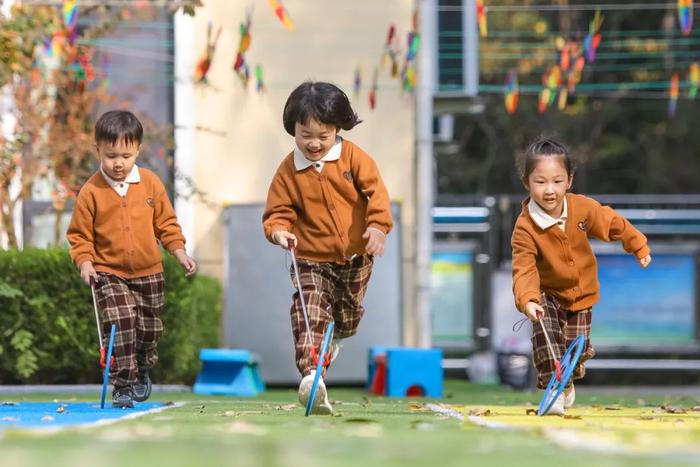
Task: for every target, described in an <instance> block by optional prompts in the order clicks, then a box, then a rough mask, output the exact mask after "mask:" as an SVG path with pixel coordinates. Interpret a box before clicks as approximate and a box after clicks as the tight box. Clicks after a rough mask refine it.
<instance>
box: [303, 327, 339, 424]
mask: <svg viewBox="0 0 700 467" xmlns="http://www.w3.org/2000/svg"><path fill="white" fill-rule="evenodd" d="M333 326H334V325H333V321H331V322H330V323H328V327H327V328H326V333H325V334H324V335H323V344H321V352H319V359H318V365H317V366H316V375H315V376H314V383H313V384H312V385H311V393H309V401H308V402H307V403H306V413H305V414H304V416H305V417H308V416H309V414H310V413H311V408H312V407H313V406H314V399H315V398H316V391H317V390H318V381H319V380H320V379H321V374H322V373H323V363H324V360H325V357H324V355H326V351H327V350H328V344H329V343H330V341H331V336H332V335H333Z"/></svg>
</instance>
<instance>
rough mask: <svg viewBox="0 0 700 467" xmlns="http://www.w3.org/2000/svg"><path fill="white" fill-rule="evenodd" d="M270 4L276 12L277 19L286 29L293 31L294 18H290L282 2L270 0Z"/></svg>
mask: <svg viewBox="0 0 700 467" xmlns="http://www.w3.org/2000/svg"><path fill="white" fill-rule="evenodd" d="M268 3H269V4H270V6H271V7H272V9H273V10H274V11H275V15H276V16H277V19H279V20H280V22H281V23H282V24H283V25H284V27H285V28H287V29H288V30H290V31H293V30H294V23H293V22H292V18H291V17H290V16H289V13H288V12H287V9H286V8H285V7H284V5H282V2H281V1H280V0H268Z"/></svg>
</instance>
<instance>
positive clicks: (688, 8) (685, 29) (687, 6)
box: [678, 0, 693, 36]
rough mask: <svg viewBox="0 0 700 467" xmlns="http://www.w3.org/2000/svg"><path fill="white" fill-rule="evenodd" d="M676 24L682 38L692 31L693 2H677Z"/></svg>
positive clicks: (685, 0) (682, 0)
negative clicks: (678, 25)
mask: <svg viewBox="0 0 700 467" xmlns="http://www.w3.org/2000/svg"><path fill="white" fill-rule="evenodd" d="M678 24H680V26H681V33H682V34H683V35H684V36H687V35H689V34H690V31H692V29H693V0H678Z"/></svg>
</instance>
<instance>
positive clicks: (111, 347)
mask: <svg viewBox="0 0 700 467" xmlns="http://www.w3.org/2000/svg"><path fill="white" fill-rule="evenodd" d="M116 332H117V325H116V324H113V325H112V331H111V332H110V333H109V345H108V346H107V359H106V361H105V372H104V376H103V378H102V398H101V399H100V408H101V409H104V408H105V397H106V396H107V385H109V367H110V366H112V365H111V363H112V350H114V334H115V333H116Z"/></svg>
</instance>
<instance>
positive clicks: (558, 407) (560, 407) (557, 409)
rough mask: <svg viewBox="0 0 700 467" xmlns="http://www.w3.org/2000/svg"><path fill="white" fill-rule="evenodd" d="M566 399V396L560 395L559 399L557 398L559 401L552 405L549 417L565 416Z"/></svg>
mask: <svg viewBox="0 0 700 467" xmlns="http://www.w3.org/2000/svg"><path fill="white" fill-rule="evenodd" d="M565 399H566V396H564V394H559V397H557V400H555V401H554V404H552V407H551V408H550V409H549V412H547V415H564V412H565V409H564V401H565Z"/></svg>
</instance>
